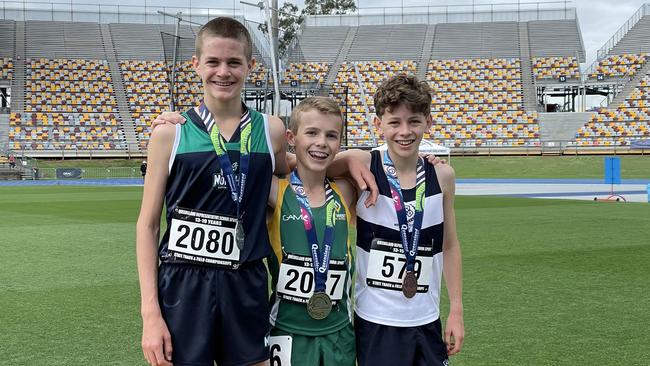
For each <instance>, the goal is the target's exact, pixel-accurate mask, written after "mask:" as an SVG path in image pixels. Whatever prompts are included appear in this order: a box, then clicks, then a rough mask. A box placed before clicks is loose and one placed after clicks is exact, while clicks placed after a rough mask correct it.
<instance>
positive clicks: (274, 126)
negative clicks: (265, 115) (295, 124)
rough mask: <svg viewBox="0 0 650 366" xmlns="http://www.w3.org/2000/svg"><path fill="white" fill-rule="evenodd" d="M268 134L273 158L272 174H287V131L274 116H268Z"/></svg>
mask: <svg viewBox="0 0 650 366" xmlns="http://www.w3.org/2000/svg"><path fill="white" fill-rule="evenodd" d="M269 132H270V134H271V144H272V145H273V155H274V156H275V170H274V171H273V174H278V175H281V174H289V172H290V170H289V164H288V163H287V129H286V127H285V126H284V123H283V122H282V120H281V119H279V118H278V117H276V116H269Z"/></svg>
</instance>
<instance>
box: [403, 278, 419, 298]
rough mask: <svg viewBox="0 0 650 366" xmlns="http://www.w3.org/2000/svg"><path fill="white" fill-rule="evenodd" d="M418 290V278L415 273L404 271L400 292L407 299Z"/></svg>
mask: <svg viewBox="0 0 650 366" xmlns="http://www.w3.org/2000/svg"><path fill="white" fill-rule="evenodd" d="M417 292H418V278H417V277H415V273H413V272H406V274H405V275H404V280H403V282H402V293H403V294H404V296H405V297H406V298H407V299H410V298H412V297H413V296H415V294H416V293H417Z"/></svg>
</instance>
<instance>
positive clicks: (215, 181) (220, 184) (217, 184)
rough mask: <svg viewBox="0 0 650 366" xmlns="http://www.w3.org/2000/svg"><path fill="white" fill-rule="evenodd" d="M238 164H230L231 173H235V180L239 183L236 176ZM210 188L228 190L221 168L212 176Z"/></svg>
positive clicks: (237, 175)
mask: <svg viewBox="0 0 650 366" xmlns="http://www.w3.org/2000/svg"><path fill="white" fill-rule="evenodd" d="M238 166H239V165H238V163H237V162H234V163H232V171H233V172H234V173H235V180H236V181H237V182H238V183H239V174H237V167H238ZM212 188H214V189H229V188H228V183H227V182H226V176H225V175H224V174H223V171H222V170H221V168H219V170H218V171H216V172H215V173H214V175H213V176H212Z"/></svg>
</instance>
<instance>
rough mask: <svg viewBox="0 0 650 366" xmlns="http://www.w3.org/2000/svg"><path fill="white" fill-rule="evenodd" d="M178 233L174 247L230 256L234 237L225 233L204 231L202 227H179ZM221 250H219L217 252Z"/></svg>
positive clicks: (228, 232)
mask: <svg viewBox="0 0 650 366" xmlns="http://www.w3.org/2000/svg"><path fill="white" fill-rule="evenodd" d="M178 232H179V234H180V236H179V237H178V239H177V241H176V246H177V247H179V248H188V246H189V247H190V248H192V249H193V250H196V251H201V250H203V247H204V246H205V250H206V251H207V252H208V253H217V252H219V251H220V252H221V253H223V254H225V255H229V254H232V251H233V249H234V247H235V235H234V234H233V233H232V232H230V231H226V232H224V233H223V235H222V234H221V232H220V231H219V230H208V232H207V234H206V230H205V229H203V228H202V227H194V228H190V227H189V226H188V225H179V226H178ZM219 249H221V250H219Z"/></svg>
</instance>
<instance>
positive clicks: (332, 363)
mask: <svg viewBox="0 0 650 366" xmlns="http://www.w3.org/2000/svg"><path fill="white" fill-rule="evenodd" d="M289 344H290V347H291V365H293V366H300V365H314V366H339V365H340V366H354V365H355V362H356V346H355V340H354V328H352V324H348V325H347V326H346V327H345V328H343V329H341V330H339V331H336V332H334V333H330V334H326V335H322V336H304V335H299V334H291V333H288V332H285V331H282V330H279V329H276V328H273V329H272V330H271V364H272V365H285V364H286V361H288V360H287V358H288V352H286V351H287V350H286V348H287V346H288V345H289ZM283 351H284V352H283ZM282 361H285V362H282Z"/></svg>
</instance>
